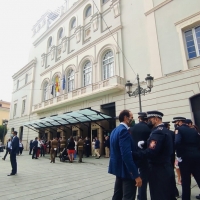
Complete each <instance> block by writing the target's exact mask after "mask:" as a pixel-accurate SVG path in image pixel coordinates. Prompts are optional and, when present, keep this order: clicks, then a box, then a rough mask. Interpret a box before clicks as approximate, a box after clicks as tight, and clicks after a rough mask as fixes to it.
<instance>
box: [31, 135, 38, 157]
mask: <svg viewBox="0 0 200 200" xmlns="http://www.w3.org/2000/svg"><path fill="white" fill-rule="evenodd" d="M37 149H38V138H37V137H36V138H35V141H34V142H33V154H32V159H34V158H35V159H38V158H37Z"/></svg>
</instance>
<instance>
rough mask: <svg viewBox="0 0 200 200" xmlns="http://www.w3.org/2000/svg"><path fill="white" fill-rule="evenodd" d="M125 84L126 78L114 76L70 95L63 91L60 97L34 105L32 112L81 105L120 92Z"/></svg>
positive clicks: (76, 90) (74, 91)
mask: <svg viewBox="0 0 200 200" xmlns="http://www.w3.org/2000/svg"><path fill="white" fill-rule="evenodd" d="M124 83H125V81H124V78H122V77H119V76H113V77H110V78H109V79H107V80H103V81H100V82H97V83H94V84H90V85H87V86H85V87H82V88H78V89H74V90H73V91H71V92H68V93H67V92H66V91H65V90H63V91H61V92H60V94H59V96H56V97H54V98H51V99H49V100H46V101H43V102H42V103H38V104H36V105H33V106H32V112H36V113H39V112H44V111H45V110H51V109H52V108H53V107H55V108H56V107H61V106H64V105H70V104H74V103H79V102H81V101H84V100H87V99H89V98H95V97H100V96H104V95H108V94H112V93H115V92H119V91H122V90H124Z"/></svg>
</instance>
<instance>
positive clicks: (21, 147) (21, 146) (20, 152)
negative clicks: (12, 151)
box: [19, 140, 24, 155]
mask: <svg viewBox="0 0 200 200" xmlns="http://www.w3.org/2000/svg"><path fill="white" fill-rule="evenodd" d="M23 149H24V145H23V143H22V141H21V140H20V142H19V155H22V152H23Z"/></svg>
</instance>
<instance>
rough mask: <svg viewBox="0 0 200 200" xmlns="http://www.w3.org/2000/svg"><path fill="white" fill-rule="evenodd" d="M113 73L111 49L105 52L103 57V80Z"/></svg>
mask: <svg viewBox="0 0 200 200" xmlns="http://www.w3.org/2000/svg"><path fill="white" fill-rule="evenodd" d="M113 75H114V56H113V52H112V51H108V52H106V54H105V55H104V57H103V80H105V79H108V78H110V77H111V76H113Z"/></svg>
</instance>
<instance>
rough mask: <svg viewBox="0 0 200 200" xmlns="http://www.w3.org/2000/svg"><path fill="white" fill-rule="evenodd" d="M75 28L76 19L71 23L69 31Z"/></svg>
mask: <svg viewBox="0 0 200 200" xmlns="http://www.w3.org/2000/svg"><path fill="white" fill-rule="evenodd" d="M75 27H76V18H74V19H73V20H72V21H71V29H73V28H75Z"/></svg>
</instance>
